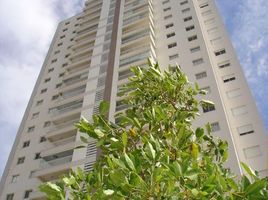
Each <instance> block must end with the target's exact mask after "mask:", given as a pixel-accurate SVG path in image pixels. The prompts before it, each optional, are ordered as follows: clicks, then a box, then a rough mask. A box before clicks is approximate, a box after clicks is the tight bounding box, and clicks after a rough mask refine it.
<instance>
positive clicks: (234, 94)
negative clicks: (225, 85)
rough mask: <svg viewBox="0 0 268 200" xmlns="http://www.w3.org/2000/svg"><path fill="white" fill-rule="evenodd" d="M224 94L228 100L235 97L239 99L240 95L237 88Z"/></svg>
mask: <svg viewBox="0 0 268 200" xmlns="http://www.w3.org/2000/svg"><path fill="white" fill-rule="evenodd" d="M226 94H227V97H228V98H229V99H232V98H235V97H239V96H241V95H242V94H241V91H240V89H239V88H237V89H234V90H230V91H228V92H226Z"/></svg>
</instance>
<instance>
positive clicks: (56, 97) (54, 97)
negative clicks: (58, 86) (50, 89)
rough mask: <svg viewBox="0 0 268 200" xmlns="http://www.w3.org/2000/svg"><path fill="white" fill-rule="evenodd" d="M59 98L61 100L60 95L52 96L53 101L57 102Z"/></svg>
mask: <svg viewBox="0 0 268 200" xmlns="http://www.w3.org/2000/svg"><path fill="white" fill-rule="evenodd" d="M58 98H59V95H54V96H52V98H51V100H56V99H58Z"/></svg>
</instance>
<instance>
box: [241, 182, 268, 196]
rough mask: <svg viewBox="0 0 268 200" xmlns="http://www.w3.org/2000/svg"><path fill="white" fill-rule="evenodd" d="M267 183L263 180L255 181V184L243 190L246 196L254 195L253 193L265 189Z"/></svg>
mask: <svg viewBox="0 0 268 200" xmlns="http://www.w3.org/2000/svg"><path fill="white" fill-rule="evenodd" d="M266 185H267V182H266V181H265V180H260V181H256V182H255V183H253V184H251V185H249V186H248V187H247V189H246V190H245V192H246V195H254V193H257V192H259V191H260V190H261V189H263V188H265V186H266Z"/></svg>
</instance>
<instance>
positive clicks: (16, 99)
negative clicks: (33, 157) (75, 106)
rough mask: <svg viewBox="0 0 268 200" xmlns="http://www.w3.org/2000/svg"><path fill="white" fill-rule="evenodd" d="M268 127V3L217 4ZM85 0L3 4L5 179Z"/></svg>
mask: <svg viewBox="0 0 268 200" xmlns="http://www.w3.org/2000/svg"><path fill="white" fill-rule="evenodd" d="M216 1H217V4H218V7H219V10H220V12H221V14H222V16H223V18H224V22H225V24H226V26H227V29H228V31H229V34H230V36H231V39H232V42H233V45H234V47H235V48H236V50H237V53H238V56H239V58H240V61H241V64H242V66H243V69H244V72H245V74H246V77H247V80H248V82H249V85H250V88H251V91H252V93H253V95H254V97H255V100H256V103H257V106H258V108H259V111H260V113H261V115H262V118H263V120H264V122H265V125H266V127H268V115H267V113H268V112H267V111H268V103H267V102H268V95H266V94H268V53H267V52H268V41H267V40H268V12H267V11H268V1H267V0H235V1H234V0H216ZM82 5H83V0H0V27H1V31H0V175H1V174H2V172H3V169H4V166H5V163H6V160H7V157H8V155H9V152H10V150H11V147H12V144H13V142H14V138H15V135H16V132H17V129H18V126H19V123H20V121H21V119H22V115H23V113H24V111H25V109H26V105H27V102H28V100H29V98H30V95H31V92H32V89H33V86H34V83H35V81H36V79H37V75H38V73H39V71H40V68H41V66H42V62H43V60H44V57H45V55H46V52H47V50H48V47H49V44H50V42H51V39H52V37H53V34H54V32H55V30H56V26H57V24H58V22H59V21H60V20H62V19H65V18H67V17H70V16H72V15H73V14H75V13H77V12H79V11H80V10H81V7H82Z"/></svg>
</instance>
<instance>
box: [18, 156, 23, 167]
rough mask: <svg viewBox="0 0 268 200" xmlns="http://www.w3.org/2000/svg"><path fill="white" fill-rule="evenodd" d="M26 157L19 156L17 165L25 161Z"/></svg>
mask: <svg viewBox="0 0 268 200" xmlns="http://www.w3.org/2000/svg"><path fill="white" fill-rule="evenodd" d="M24 161H25V157H20V158H18V161H17V165H19V164H22V163H24Z"/></svg>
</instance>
